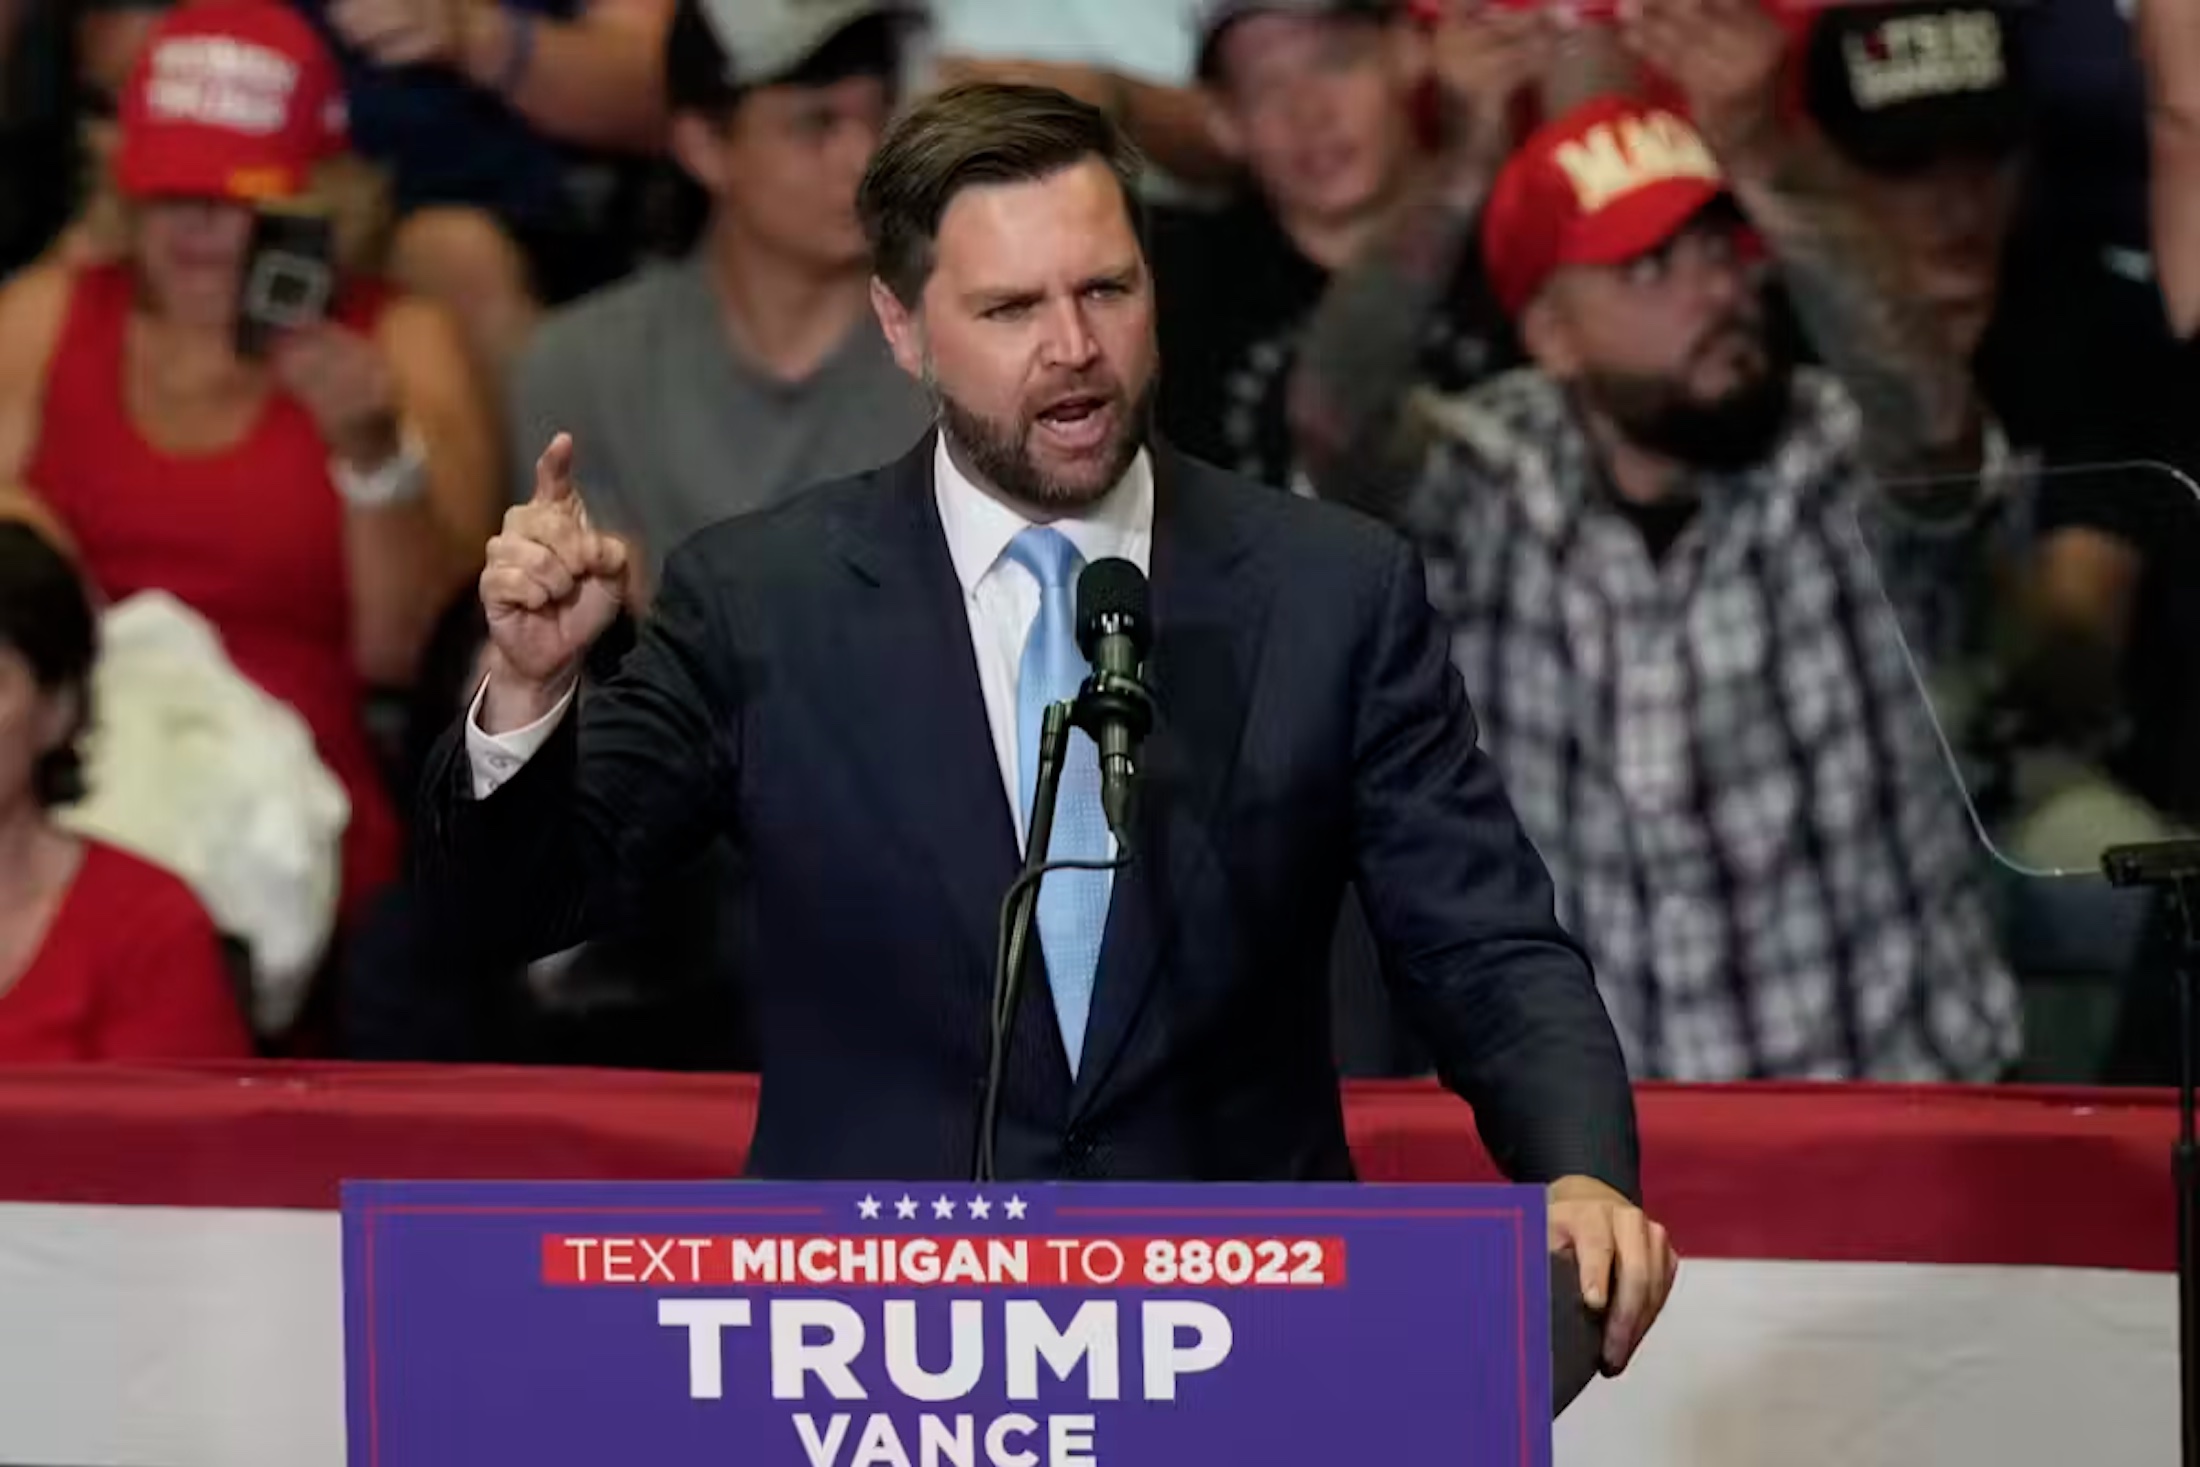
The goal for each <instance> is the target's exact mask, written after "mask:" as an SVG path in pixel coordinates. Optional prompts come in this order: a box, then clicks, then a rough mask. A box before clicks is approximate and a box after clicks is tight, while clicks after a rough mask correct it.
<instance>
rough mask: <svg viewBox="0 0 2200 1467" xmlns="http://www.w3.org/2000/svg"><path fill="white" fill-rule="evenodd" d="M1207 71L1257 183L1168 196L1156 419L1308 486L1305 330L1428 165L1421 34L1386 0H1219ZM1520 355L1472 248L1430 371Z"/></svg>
mask: <svg viewBox="0 0 2200 1467" xmlns="http://www.w3.org/2000/svg"><path fill="white" fill-rule="evenodd" d="M1201 36H1202V43H1201V48H1200V55H1199V71H1200V77H1201V80H1202V82H1203V83H1204V85H1205V86H1206V87H1207V88H1208V90H1209V93H1210V95H1211V96H1212V98H1213V101H1214V107H1215V116H1216V118H1217V126H1218V128H1219V132H1220V138H1221V141H1222V142H1223V144H1224V145H1225V147H1226V148H1227V149H1228V151H1229V152H1231V153H1232V154H1233V155H1235V156H1236V157H1237V158H1239V159H1240V160H1241V161H1242V162H1243V163H1244V165H1245V167H1246V169H1247V171H1248V173H1249V174H1250V182H1251V184H1252V188H1251V190H1250V191H1249V192H1247V193H1246V194H1245V195H1244V196H1242V197H1240V198H1237V199H1236V200H1234V201H1232V202H1231V203H1229V204H1228V205H1226V206H1225V207H1223V208H1220V209H1218V210H1205V211H1203V210H1194V209H1176V210H1158V211H1156V214H1155V218H1154V222H1153V254H1154V278H1155V283H1156V288H1157V292H1158V300H1159V304H1160V330H1161V341H1162V352H1163V354H1164V356H1165V357H1166V359H1167V361H1168V363H1169V370H1168V372H1167V373H1165V374H1164V376H1163V380H1162V387H1161V404H1160V413H1161V426H1162V430H1163V432H1164V433H1166V434H1167V436H1168V437H1169V438H1170V439H1171V441H1173V442H1174V443H1175V444H1176V445H1177V446H1178V447H1180V448H1182V449H1184V450H1185V451H1186V452H1188V453H1190V454H1192V455H1193V456H1195V457H1198V458H1203V459H1206V460H1208V461H1210V462H1213V463H1215V464H1219V465H1221V466H1222V467H1224V468H1228V469H1232V470H1235V471H1237V472H1239V473H1242V474H1244V475H1246V476H1247V477H1249V478H1252V479H1256V480H1258V481H1260V482H1262V483H1266V484H1270V485H1273V486H1276V487H1278V488H1296V487H1298V477H1299V476H1298V473H1297V467H1296V463H1295V460H1294V454H1293V450H1292V444H1291V431H1290V426H1289V423H1288V421H1287V413H1286V406H1285V398H1286V387H1287V384H1288V382H1289V379H1290V375H1291V368H1292V364H1293V362H1294V361H1295V360H1296V356H1297V349H1298V338H1299V334H1300V332H1301V331H1302V330H1303V329H1304V327H1305V325H1306V322H1307V320H1308V318H1309V317H1310V316H1311V315H1312V313H1313V310H1314V307H1315V306H1316V305H1317V304H1318V303H1319V302H1320V300H1321V297H1322V293H1323V291H1324V290H1326V289H1327V287H1328V284H1329V279H1330V274H1331V272H1332V271H1334V270H1337V269H1339V268H1341V267H1342V266H1344V265H1345V264H1348V263H1349V262H1350V261H1351V260H1352V259H1353V258H1354V256H1355V255H1356V254H1357V253H1358V252H1359V250H1360V249H1361V248H1362V246H1363V245H1364V244H1365V243H1366V242H1367V241H1368V240H1369V239H1370V238H1371V237H1372V235H1373V234H1374V233H1375V231H1377V230H1379V229H1380V228H1381V226H1382V224H1383V222H1384V220H1385V219H1386V217H1387V216H1388V214H1389V211H1390V210H1391V209H1392V207H1393V206H1394V205H1395V204H1396V203H1397V201H1398V200H1399V199H1400V198H1401V197H1403V196H1404V195H1405V193H1406V192H1407V190H1408V189H1409V187H1410V185H1411V184H1412V182H1413V180H1414V178H1415V176H1416V175H1417V173H1418V172H1419V171H1420V170H1421V169H1422V168H1423V167H1424V166H1425V164H1426V161H1427V159H1426V150H1425V149H1424V147H1423V146H1422V141H1421V139H1420V137H1419V135H1418V133H1417V129H1416V117H1417V115H1418V114H1417V111H1416V101H1417V99H1418V98H1419V97H1420V96H1421V94H1422V89H1423V85H1424V83H1425V81H1426V78H1427V75H1428V63H1427V56H1426V39H1425V37H1424V36H1423V35H1422V34H1421V33H1420V32H1419V31H1418V30H1417V29H1416V28H1415V25H1414V22H1413V21H1412V20H1411V19H1410V18H1408V17H1407V16H1405V15H1404V14H1403V12H1402V9H1401V8H1400V7H1397V6H1394V5H1390V4H1387V3H1382V0H1212V3H1210V4H1209V5H1208V6H1207V9H1206V12H1205V15H1204V17H1203V23H1202V30H1201ZM1517 360H1518V353H1517V350H1516V349H1515V348H1514V347H1513V345H1512V342H1511V333H1510V329H1509V327H1508V326H1507V324H1506V322H1505V318H1504V315H1503V313H1502V312H1501V311H1499V310H1498V309H1497V307H1496V304H1495V303H1494V301H1492V300H1491V298H1490V297H1489V294H1488V291H1487V289H1486V287H1485V286H1484V285H1483V283H1482V279H1481V271H1480V267H1479V262H1476V261H1470V262H1469V263H1468V264H1467V265H1466V266H1465V267H1464V268H1463V269H1462V271H1461V275H1460V278H1459V281H1458V282H1457V286H1456V288H1455V289H1454V290H1453V292H1452V293H1451V298H1450V305H1449V308H1448V309H1446V310H1443V311H1440V312H1438V313H1436V314H1435V315H1434V316H1433V317H1431V319H1430V321H1429V325H1428V329H1427V334H1426V337H1425V341H1424V362H1423V366H1424V368H1425V370H1426V373H1427V376H1428V379H1429V380H1430V381H1431V382H1432V383H1433V384H1435V385H1436V386H1438V387H1441V388H1445V389H1458V388H1464V387H1468V386H1471V385H1473V384H1474V383H1476V382H1478V381H1480V380H1482V379H1483V378H1485V377H1487V376H1490V375H1492V374H1494V373H1495V372H1497V371H1498V370H1500V369H1502V368H1504V367H1507V366H1511V365H1513V364H1514V363H1515V362H1517Z"/></svg>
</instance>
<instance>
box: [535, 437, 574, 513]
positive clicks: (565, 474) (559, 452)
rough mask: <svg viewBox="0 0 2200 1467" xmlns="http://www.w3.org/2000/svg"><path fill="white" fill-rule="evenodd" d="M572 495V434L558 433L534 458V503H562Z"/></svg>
mask: <svg viewBox="0 0 2200 1467" xmlns="http://www.w3.org/2000/svg"><path fill="white" fill-rule="evenodd" d="M573 497H574V494H573V435H572V434H570V433H560V434H558V436H557V437H555V438H553V439H551V440H550V446H549V447H548V448H545V449H544V450H543V451H542V457H541V458H538V459H536V460H535V503H537V504H564V503H567V502H568V501H570V500H571V499H572V498H573Z"/></svg>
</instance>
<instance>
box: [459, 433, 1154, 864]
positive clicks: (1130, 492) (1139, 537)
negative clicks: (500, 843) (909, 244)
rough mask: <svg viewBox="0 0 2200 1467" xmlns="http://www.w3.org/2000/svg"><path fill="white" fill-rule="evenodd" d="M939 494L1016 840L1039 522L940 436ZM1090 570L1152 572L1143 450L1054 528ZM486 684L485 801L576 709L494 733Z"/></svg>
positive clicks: (935, 484)
mask: <svg viewBox="0 0 2200 1467" xmlns="http://www.w3.org/2000/svg"><path fill="white" fill-rule="evenodd" d="M932 494H933V500H934V502H935V503H936V504H937V505H938V506H939V515H940V527H941V529H942V530H944V531H945V532H946V535H947V553H948V556H949V558H950V559H951V560H953V562H954V565H955V579H956V581H957V582H958V583H959V584H960V585H961V587H962V593H963V611H964V614H965V615H966V616H968V618H969V620H970V645H971V650H972V651H973V652H975V653H976V654H977V660H978V687H979V689H980V691H981V692H983V694H984V695H985V716H986V722H987V724H988V725H990V726H991V728H992V731H993V754H994V757H995V759H997V760H998V761H999V763H1000V767H1001V789H1002V793H1003V795H1004V796H1005V797H1006V798H1007V800H1008V805H1009V809H1010V811H1011V812H1012V813H1013V815H1014V817H1015V821H1016V840H1017V844H1018V845H1019V846H1021V845H1022V843H1023V838H1024V809H1023V799H1022V795H1021V790H1020V788H1019V787H1020V786H1021V784H1022V782H1023V781H1022V778H1021V776H1020V773H1019V771H1020V769H1021V767H1022V766H1021V761H1022V757H1023V751H1022V749H1021V748H1020V747H1019V742H1018V741H1019V735H1018V731H1017V719H1016V683H1017V680H1018V677H1019V675H1020V673H1021V671H1022V668H1023V659H1024V643H1025V641H1026V640H1027V639H1029V637H1030V636H1031V626H1032V623H1033V622H1035V621H1037V620H1038V619H1039V595H1040V587H1039V581H1038V578H1037V577H1036V576H1034V575H1032V573H1031V572H1030V571H1028V570H1026V569H1025V568H1024V567H1023V566H1021V565H1018V564H1016V563H1015V562H1014V561H1012V560H1010V559H1009V558H1008V557H1007V554H1006V552H1007V550H1008V546H1009V542H1010V541H1012V540H1014V539H1015V538H1016V536H1017V535H1019V534H1020V533H1022V532H1023V531H1024V530H1026V529H1028V528H1030V527H1031V526H1032V525H1033V524H1035V523H1037V521H1035V520H1033V519H1031V518H1030V517H1028V516H1027V515H1025V514H1024V513H1023V512H1022V511H1021V510H1018V509H1015V508H1013V507H1011V506H1009V505H1008V504H1005V503H1003V502H1002V501H1001V500H999V499H996V498H995V497H994V496H992V495H991V494H988V493H986V492H985V491H984V490H983V489H980V488H979V487H978V486H977V485H976V484H973V483H972V482H971V481H970V479H969V477H968V476H967V475H965V474H964V473H963V471H962V470H961V469H959V468H957V467H956V466H955V462H954V460H953V458H951V457H950V456H949V454H948V452H947V439H946V436H945V435H944V434H943V435H941V437H940V439H939V443H938V447H937V449H936V450H935V451H934V454H933V460H932ZM1052 524H1053V526H1054V528H1055V529H1057V530H1060V531H1061V532H1062V534H1063V535H1064V536H1065V537H1067V538H1068V540H1069V542H1070V543H1071V544H1072V545H1075V546H1076V547H1077V552H1078V554H1080V555H1082V556H1083V557H1084V559H1085V564H1087V565H1090V564H1092V562H1094V561H1096V560H1105V559H1107V558H1109V557H1111V556H1113V557H1120V558H1121V559H1124V560H1127V561H1129V562H1131V563H1132V564H1133V565H1135V566H1137V567H1138V569H1139V570H1140V571H1141V572H1143V573H1148V574H1150V573H1151V572H1152V569H1153V566H1152V560H1153V460H1152V458H1151V457H1150V456H1149V455H1148V454H1146V453H1144V452H1141V453H1140V454H1139V455H1138V457H1137V458H1136V459H1135V460H1134V461H1133V462H1132V464H1131V467H1130V469H1129V471H1128V472H1126V473H1125V474H1124V475H1123V478H1122V480H1121V482H1119V483H1118V484H1117V485H1116V486H1115V487H1114V488H1113V489H1111V490H1109V491H1108V493H1107V494H1106V495H1105V496H1104V497H1103V498H1102V499H1101V500H1100V501H1099V502H1098V503H1097V504H1094V505H1093V506H1091V507H1090V508H1089V509H1086V510H1084V511H1083V512H1081V513H1079V514H1077V515H1075V516H1073V517H1069V518H1064V519H1058V520H1055V521H1053V522H1052ZM487 692H488V684H487V682H484V683H483V684H482V687H481V692H479V693H477V694H476V695H475V697H474V704H473V708H472V709H471V710H470V711H469V712H468V713H467V715H466V754H467V760H468V762H469V763H470V764H471V765H472V766H473V776H474V794H475V795H476V796H477V797H478V798H482V799H486V798H487V797H488V796H489V795H491V794H493V793H495V791H496V789H497V787H498V786H499V785H501V784H503V783H504V782H505V781H506V780H508V779H510V778H511V777H512V776H513V775H514V774H516V773H518V772H519V768H520V766H521V765H523V764H525V763H526V762H527V761H528V760H529V759H531V758H533V757H534V755H535V753H536V752H537V751H538V750H540V749H541V748H542V746H543V745H544V744H545V743H547V742H548V741H549V738H550V734H551V731H552V730H554V729H555V728H556V727H557V725H558V720H559V719H561V718H563V717H564V716H565V714H566V710H567V709H568V708H569V707H570V706H571V705H572V701H573V695H572V694H570V693H569V694H567V695H566V697H565V698H564V699H563V700H562V701H561V702H560V703H559V704H558V706H557V707H556V708H554V709H552V710H551V712H550V713H549V714H548V715H547V716H545V717H544V718H542V719H541V720H539V721H538V722H535V723H532V724H529V725H528V726H527V727H525V728H522V729H518V730H515V731H514V732H512V733H508V734H503V735H494V734H490V733H487V732H485V731H484V730H483V729H482V727H481V700H482V697H483V696H485V695H486V694H487Z"/></svg>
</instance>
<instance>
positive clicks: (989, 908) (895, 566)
mask: <svg viewBox="0 0 2200 1467" xmlns="http://www.w3.org/2000/svg"><path fill="white" fill-rule="evenodd" d="M933 444H934V439H933V438H932V437H931V436H930V435H927V436H926V438H925V440H924V441H923V442H922V443H921V444H919V445H918V446H917V448H916V449H915V450H913V451H912V452H911V453H910V454H909V455H908V456H907V457H905V458H904V459H902V460H901V461H900V462H899V463H897V464H894V465H892V466H891V467H889V468H888V469H887V470H886V471H885V472H884V474H883V475H882V479H881V482H880V484H879V486H878V493H877V494H876V495H875V496H868V497H865V498H863V499H862V500H860V501H851V506H852V507H851V509H850V510H849V512H848V513H847V514H846V515H844V516H843V517H842V518H841V519H840V520H839V521H837V522H836V524H835V527H834V549H835V550H836V552H837V553H838V554H839V556H840V558H841V559H842V560H843V561H845V562H846V564H847V567H848V568H849V569H850V570H852V571H853V572H854V573H855V575H856V576H858V577H859V578H861V580H862V581H864V582H865V583H867V584H866V589H867V592H868V594H867V595H866V596H865V597H864V598H863V602H861V603H858V604H855V605H853V606H851V608H850V613H851V614H849V615H848V616H846V617H841V618H836V621H838V623H839V625H838V626H837V627H836V628H835V635H836V637H837V638H838V639H839V646H840V653H841V656H842V657H843V659H844V660H845V678H844V681H843V686H844V687H845V688H846V689H848V690H849V694H850V696H849V699H848V702H847V703H846V705H845V706H844V707H843V708H842V709H841V712H840V715H839V716H840V717H841V718H843V719H844V720H846V725H845V726H846V730H847V732H848V734H849V738H850V743H851V747H852V748H855V749H858V750H860V751H862V757H861V758H860V759H859V760H858V761H856V762H857V765H858V771H859V772H861V773H864V774H867V775H868V776H869V777H870V781H871V784H872V786H873V787H872V789H871V791H870V794H871V797H872V799H873V801H874V802H875V804H876V806H877V808H878V809H879V811H880V814H881V818H882V819H886V820H890V821H891V822H892V823H893V824H894V825H895V826H897V827H898V828H899V829H900V830H901V832H902V833H903V834H904V835H905V836H906V837H907V839H908V840H909V842H910V843H911V845H912V846H913V848H914V849H916V850H917V851H919V852H921V853H922V856H923V858H924V864H925V865H926V866H927V867H928V868H929V869H930V871H931V873H932V875H933V877H934V879H935V880H937V881H938V882H939V883H940V884H941V886H942V887H943V888H944V889H945V894H946V897H947V901H948V904H949V906H950V907H951V908H952V909H953V911H954V914H955V917H956V919H957V925H958V926H960V927H961V928H962V930H963V934H964V936H965V937H966V939H967V946H968V950H969V954H970V956H971V957H972V958H973V959H975V961H976V962H977V964H978V971H979V972H982V973H983V974H984V975H985V977H986V979H987V980H988V982H990V980H991V977H992V974H993V963H994V947H995V941H996V933H997V924H998V913H999V906H1000V901H1001V897H1002V896H1003V894H1004V893H1006V892H1007V890H1008V887H1009V885H1010V883H1012V882H1013V881H1014V880H1015V879H1016V874H1017V871H1018V869H1019V868H1020V865H1021V854H1020V852H1019V851H1018V848H1017V841H1016V827H1015V823H1014V820H1013V818H1012V817H1011V814H1010V811H1009V808H1008V800H1007V796H1006V794H1005V793H1004V791H1003V790H1002V787H1001V773H1000V764H999V761H998V760H997V759H996V758H995V756H994V751H993V733H992V728H991V725H990V723H989V722H988V720H987V718H986V710H985V695H984V693H983V691H982V689H981V687H980V685H979V682H978V667H977V659H976V654H975V653H974V652H973V651H972V650H971V644H970V621H969V614H968V612H967V611H966V610H965V609H964V605H963V594H962V586H961V583H960V582H959V581H957V580H956V578H955V567H954V561H953V559H952V557H951V556H950V555H949V553H948V549H947V538H946V534H945V532H944V531H943V530H942V529H941V527H940V521H939V509H938V503H937V501H936V499H935V498H934V495H933V489H932V453H933ZM1034 946H1036V944H1034ZM1032 971H1033V973H1036V972H1037V971H1038V969H1037V967H1036V965H1035V966H1034V968H1033V970H1032ZM1029 981H1030V983H1031V986H1032V987H1037V988H1040V990H1041V991H1040V994H1039V998H1040V1001H1041V1003H1044V1002H1045V1001H1046V995H1045V993H1044V990H1043V986H1042V985H1043V982H1044V980H1043V979H1036V978H1034V979H1032V980H1029ZM1031 1009H1032V1006H1031V1005H1028V1004H1027V1005H1026V1008H1025V1018H1024V1020H1023V1022H1021V1023H1019V1025H1018V1043H1017V1045H1016V1053H1015V1059H1014V1064H1015V1068H1017V1069H1018V1070H1025V1071H1030V1070H1032V1069H1034V1068H1036V1069H1037V1070H1038V1072H1039V1073H1042V1074H1043V1073H1045V1072H1046V1071H1047V1069H1048V1068H1049V1067H1050V1066H1051V1069H1052V1071H1053V1072H1054V1074H1053V1076H1052V1077H1051V1079H1052V1083H1053V1085H1054V1087H1055V1088H1056V1090H1057V1093H1059V1092H1060V1091H1062V1090H1066V1088H1067V1086H1068V1083H1069V1074H1068V1061H1067V1060H1066V1059H1065V1058H1064V1057H1063V1053H1062V1046H1061V1040H1060V1037H1059V1035H1058V1034H1056V1032H1055V1026H1054V1025H1053V1024H1052V1023H1051V1022H1048V1023H1045V1024H1044V1025H1040V1024H1037V1023H1035V1022H1033V1021H1032V1019H1031V1017H1030V1014H1031ZM982 1011H983V1010H982V1007H981V1009H980V1012H982ZM1036 1041H1045V1042H1043V1043H1042V1042H1036ZM977 1042H978V1043H980V1044H981V1045H982V1044H983V1043H984V1036H983V1035H979V1036H977Z"/></svg>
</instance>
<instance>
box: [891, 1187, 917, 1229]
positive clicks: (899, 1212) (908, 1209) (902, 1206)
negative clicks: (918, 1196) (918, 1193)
mask: <svg viewBox="0 0 2200 1467" xmlns="http://www.w3.org/2000/svg"><path fill="white" fill-rule="evenodd" d="M916 1215H917V1204H916V1203H915V1202H914V1201H912V1200H911V1199H910V1197H909V1195H908V1194H907V1193H906V1192H905V1193H903V1194H902V1199H901V1201H899V1202H897V1203H895V1204H894V1216H896V1217H898V1218H900V1219H902V1220H903V1221H904V1222H906V1221H908V1220H909V1219H910V1218H913V1217H915V1216H916Z"/></svg>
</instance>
